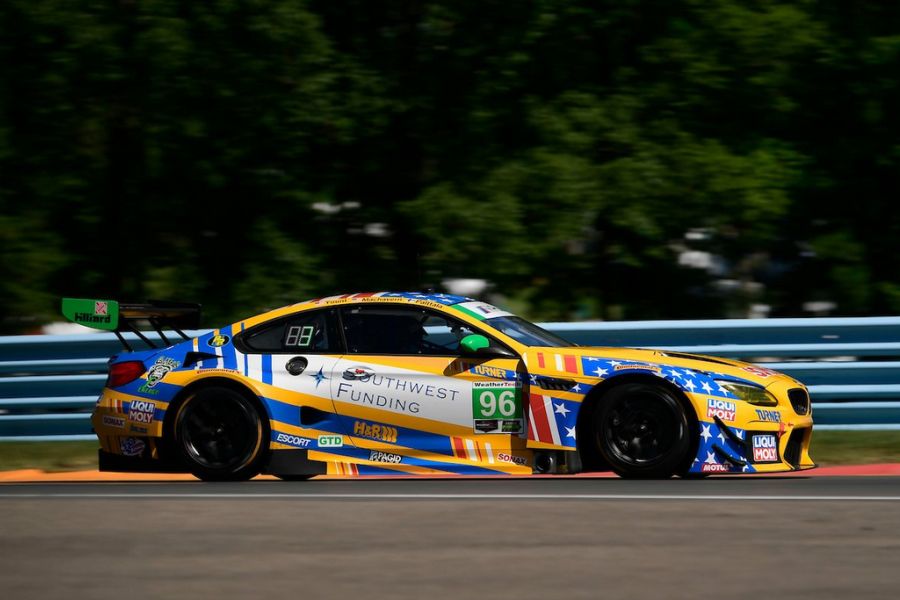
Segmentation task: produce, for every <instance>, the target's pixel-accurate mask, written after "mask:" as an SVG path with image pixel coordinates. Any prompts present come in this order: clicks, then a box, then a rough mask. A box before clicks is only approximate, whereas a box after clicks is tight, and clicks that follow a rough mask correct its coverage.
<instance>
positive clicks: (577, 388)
mask: <svg viewBox="0 0 900 600" xmlns="http://www.w3.org/2000/svg"><path fill="white" fill-rule="evenodd" d="M569 391H570V392H575V393H576V394H580V393H581V384H580V383H576V384H575V385H574V386H573V387H572V389H571V390H569Z"/></svg>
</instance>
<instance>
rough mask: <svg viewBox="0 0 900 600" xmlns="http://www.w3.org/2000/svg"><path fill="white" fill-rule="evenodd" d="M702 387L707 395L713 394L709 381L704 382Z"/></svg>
mask: <svg viewBox="0 0 900 600" xmlns="http://www.w3.org/2000/svg"><path fill="white" fill-rule="evenodd" d="M700 387H702V388H703V391H704V392H706V393H707V394H712V386H711V385H709V382H708V381H704V382H703V385H701V386H700Z"/></svg>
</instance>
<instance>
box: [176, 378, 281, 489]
mask: <svg viewBox="0 0 900 600" xmlns="http://www.w3.org/2000/svg"><path fill="white" fill-rule="evenodd" d="M268 436H269V432H268V422H267V421H266V420H265V419H263V418H262V417H261V416H260V412H259V410H258V409H257V407H256V405H255V404H254V403H253V402H252V401H251V400H250V399H249V398H248V397H247V396H246V395H245V394H242V393H240V392H239V391H237V390H235V389H232V388H230V387H224V386H209V387H203V388H200V389H198V390H196V391H195V392H194V393H192V394H190V395H189V396H187V397H186V398H184V400H183V401H182V402H181V403H180V404H179V405H178V407H177V409H176V413H175V419H174V421H173V438H174V446H175V450H176V452H177V453H178V455H179V457H180V459H181V461H182V462H183V463H184V465H185V467H186V468H187V469H188V470H189V471H190V472H191V473H193V474H194V476H196V477H197V478H198V479H202V480H203V481H244V480H247V479H251V478H252V477H254V476H256V475H258V474H259V472H260V470H261V469H262V466H263V463H264V461H265V455H266V449H267V444H266V440H267V439H268Z"/></svg>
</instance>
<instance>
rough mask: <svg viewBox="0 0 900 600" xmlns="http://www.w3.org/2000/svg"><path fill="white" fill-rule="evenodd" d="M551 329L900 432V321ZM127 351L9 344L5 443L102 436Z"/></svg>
mask: <svg viewBox="0 0 900 600" xmlns="http://www.w3.org/2000/svg"><path fill="white" fill-rule="evenodd" d="M543 326H544V327H546V328H547V329H549V330H551V331H554V332H556V333H558V334H559V335H561V336H563V337H565V338H567V339H570V340H572V341H573V342H576V343H579V344H582V345H586V346H621V347H636V348H659V349H664V350H673V351H675V350H677V351H679V352H694V353H699V354H712V355H717V356H727V357H732V358H740V359H744V360H749V361H752V362H756V363H759V364H761V365H763V366H766V367H768V368H771V369H775V370H778V371H782V372H785V373H788V374H789V375H791V376H793V377H795V378H796V379H798V380H800V381H802V382H803V383H805V384H806V385H807V386H809V390H810V394H811V396H812V402H813V416H814V419H815V423H816V425H815V426H816V428H817V429H843V430H852V429H875V430H887V429H900V317H868V318H825V319H726V320H706V321H628V322H586V323H544V324H543ZM187 333H188V335H191V336H194V335H197V334H200V333H203V332H199V331H198V332H187ZM150 337H151V338H152V339H156V338H155V336H154V335H153V334H150ZM126 338H127V339H129V341H133V340H134V341H136V336H134V335H131V334H129V335H126ZM140 345H141V344H140V343H137V342H136V346H138V347H139V346H140ZM119 351H121V345H120V343H119V341H118V340H117V339H116V338H115V336H114V335H112V334H103V333H98V334H85V335H65V336H59V335H55V336H54V335H38V336H7V337H0V441H10V440H21V441H34V440H42V441H61V440H91V439H94V436H93V435H92V434H91V425H90V421H89V416H90V411H91V409H92V408H93V406H94V402H95V401H96V399H97V397H98V396H99V394H100V390H101V389H102V387H103V382H104V381H105V379H106V361H107V358H108V357H109V356H112V355H113V354H115V353H117V352H119Z"/></svg>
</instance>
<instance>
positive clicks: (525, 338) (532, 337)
mask: <svg viewBox="0 0 900 600" xmlns="http://www.w3.org/2000/svg"><path fill="white" fill-rule="evenodd" d="M485 323H487V324H488V325H490V326H491V327H493V328H494V329H496V330H497V331H499V332H500V333H505V334H506V335H508V336H509V337H511V338H512V339H514V340H516V341H517V342H520V343H522V344H525V345H526V346H554V347H567V346H575V344H573V343H572V342H570V341H568V340H564V339H563V338H561V337H559V336H557V335H554V334H552V333H550V332H549V331H547V330H546V329H541V328H540V327H538V326H537V325H535V324H534V323H529V322H528V321H526V320H525V319H523V318H522V317H514V316H508V317H494V318H493V319H488V320H486V321H485Z"/></svg>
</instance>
